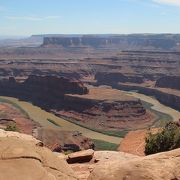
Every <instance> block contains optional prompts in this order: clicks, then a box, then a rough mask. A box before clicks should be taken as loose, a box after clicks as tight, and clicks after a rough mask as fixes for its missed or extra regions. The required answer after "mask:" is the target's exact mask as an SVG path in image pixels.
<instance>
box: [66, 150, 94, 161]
mask: <svg viewBox="0 0 180 180" xmlns="http://www.w3.org/2000/svg"><path fill="white" fill-rule="evenodd" d="M93 155H94V151H93V150H92V149H89V150H85V151H79V152H75V153H72V154H69V155H68V157H67V159H66V160H67V162H68V163H69V164H73V163H85V162H89V161H90V160H91V159H92V158H93Z"/></svg>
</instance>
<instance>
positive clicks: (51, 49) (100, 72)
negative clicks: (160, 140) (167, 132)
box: [0, 34, 180, 180]
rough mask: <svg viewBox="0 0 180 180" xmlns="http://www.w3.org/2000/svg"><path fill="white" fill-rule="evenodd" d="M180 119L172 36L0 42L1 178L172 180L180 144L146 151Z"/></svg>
mask: <svg viewBox="0 0 180 180" xmlns="http://www.w3.org/2000/svg"><path fill="white" fill-rule="evenodd" d="M179 119H180V35H178V34H138V35H137V34H131V35H100V34H99V35H98V34H97V35H58V34H55V35H53V34H52V35H51V34H50V35H48V34H47V35H33V36H31V37H29V38H23V39H17V40H12V39H9V40H0V128H1V131H0V144H1V147H3V148H2V149H1V150H0V153H1V158H0V179H13V178H12V177H11V178H10V175H13V176H15V175H16V177H17V178H15V179H18V180H19V179H26V178H25V177H28V176H29V177H32V179H53V178H54V179H84V180H85V179H89V180H90V179H92V180H96V179H97V180H100V179H103V180H104V179H108V180H109V179H180V163H179V162H180V159H179V155H180V151H179V149H176V150H174V151H170V152H165V153H160V154H155V155H150V156H145V152H146V151H145V146H146V141H145V139H146V137H147V136H148V132H149V131H152V132H153V133H156V132H158V131H159V130H160V129H162V128H164V127H166V125H167V124H168V123H169V124H171V123H175V124H176V125H177V127H178V129H177V131H178V132H179V128H180V124H179ZM4 130H5V131H4ZM8 131H17V132H8ZM8 147H9V148H8ZM5 148H8V150H7V151H6V150H5ZM177 148H180V147H179V146H177ZM160 160H161V161H160ZM17 164H18V165H19V167H16V168H15V169H16V170H14V169H13V167H15V166H17ZM24 164H27V166H26V165H24ZM151 164H153V166H151ZM165 164H166V165H165ZM22 165H23V166H24V167H23V168H24V169H23V171H24V172H25V174H21V173H19V172H20V171H22V169H21V168H20V166H22ZM8 166H9V167H11V168H10V174H8V173H5V172H3V169H5V168H6V167H8ZM150 166H151V168H150ZM165 167H166V168H165ZM28 169H29V170H28ZM31 172H36V173H34V174H33V175H32V174H31Z"/></svg>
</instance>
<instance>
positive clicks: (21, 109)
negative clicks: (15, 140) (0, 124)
mask: <svg viewBox="0 0 180 180" xmlns="http://www.w3.org/2000/svg"><path fill="white" fill-rule="evenodd" d="M0 102H1V103H7V104H10V105H12V106H13V107H15V108H17V109H18V110H19V111H20V112H21V113H22V114H23V115H24V116H25V117H26V118H28V119H30V117H29V114H28V113H27V112H26V111H25V110H24V109H23V108H22V107H20V106H19V105H18V104H16V103H15V102H12V101H10V100H8V99H5V98H0Z"/></svg>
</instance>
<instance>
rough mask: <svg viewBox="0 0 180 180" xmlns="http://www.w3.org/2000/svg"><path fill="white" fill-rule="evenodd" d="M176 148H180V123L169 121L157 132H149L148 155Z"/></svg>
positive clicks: (147, 141)
mask: <svg viewBox="0 0 180 180" xmlns="http://www.w3.org/2000/svg"><path fill="white" fill-rule="evenodd" d="M176 148H180V126H179V125H178V123H174V122H169V123H167V124H166V126H165V127H164V128H163V129H161V130H159V132H158V133H157V134H152V133H151V132H149V134H148V137H147V138H146V146H145V154H146V155H149V154H154V153H158V152H164V151H169V150H172V149H176Z"/></svg>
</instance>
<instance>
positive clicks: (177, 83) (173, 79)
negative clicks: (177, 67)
mask: <svg viewBox="0 0 180 180" xmlns="http://www.w3.org/2000/svg"><path fill="white" fill-rule="evenodd" d="M156 87H162V88H172V89H178V90H180V76H164V77H162V78H160V79H158V80H157V81H156Z"/></svg>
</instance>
